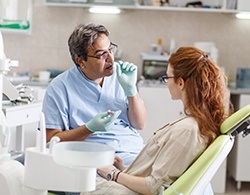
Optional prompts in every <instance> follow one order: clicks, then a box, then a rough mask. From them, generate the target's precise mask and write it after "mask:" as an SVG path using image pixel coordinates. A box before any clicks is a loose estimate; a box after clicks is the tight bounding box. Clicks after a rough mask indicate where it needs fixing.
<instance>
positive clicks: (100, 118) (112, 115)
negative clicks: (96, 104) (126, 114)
mask: <svg viewBox="0 0 250 195" xmlns="http://www.w3.org/2000/svg"><path fill="white" fill-rule="evenodd" d="M120 114H121V110H118V111H116V112H111V111H108V112H103V113H100V114H97V115H96V116H95V117H94V118H93V119H92V120H90V121H89V122H87V123H86V124H85V126H86V127H87V129H88V130H90V131H92V132H95V131H106V130H107V129H106V128H107V127H108V126H110V125H111V124H112V123H113V122H114V120H115V119H117V117H118V116H119V115H120Z"/></svg>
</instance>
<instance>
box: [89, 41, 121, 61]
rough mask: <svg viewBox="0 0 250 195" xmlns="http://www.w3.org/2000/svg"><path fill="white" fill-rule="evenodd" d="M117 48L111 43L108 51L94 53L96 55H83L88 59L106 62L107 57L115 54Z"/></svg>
mask: <svg viewBox="0 0 250 195" xmlns="http://www.w3.org/2000/svg"><path fill="white" fill-rule="evenodd" d="M117 48H118V46H117V45H116V44H114V43H111V44H110V46H109V48H108V51H99V52H97V53H96V55H85V56H87V57H90V58H96V59H99V60H106V59H107V58H108V57H109V55H114V54H115V52H116V51H117Z"/></svg>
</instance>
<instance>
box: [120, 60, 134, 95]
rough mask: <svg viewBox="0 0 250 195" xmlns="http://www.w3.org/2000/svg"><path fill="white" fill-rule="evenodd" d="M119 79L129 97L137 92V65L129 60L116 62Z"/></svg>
mask: <svg viewBox="0 0 250 195" xmlns="http://www.w3.org/2000/svg"><path fill="white" fill-rule="evenodd" d="M115 64H116V72H117V77H118V80H119V82H120V84H121V86H122V88H123V90H124V92H125V94H126V96H128V97H132V96H135V95H136V94H137V88H136V82H137V66H136V65H134V64H133V63H129V62H123V61H119V62H115Z"/></svg>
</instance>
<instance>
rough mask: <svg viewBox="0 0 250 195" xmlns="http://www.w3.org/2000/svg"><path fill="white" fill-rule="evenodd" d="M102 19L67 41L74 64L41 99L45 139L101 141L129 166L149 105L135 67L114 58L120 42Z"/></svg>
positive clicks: (84, 26)
mask: <svg viewBox="0 0 250 195" xmlns="http://www.w3.org/2000/svg"><path fill="white" fill-rule="evenodd" d="M108 36H109V31H108V30H107V29H106V28H105V27H104V26H103V25H98V24H80V25H78V26H77V27H76V28H75V30H74V31H73V32H72V34H71V35H70V37H69V40H68V46H69V51H70V54H71V58H72V60H73V62H74V66H73V67H71V68H70V69H68V70H66V71H65V72H63V73H62V74H60V75H58V76H57V77H56V78H54V79H53V80H52V82H51V83H50V84H49V86H48V88H47V90H46V94H45V97H44V101H43V108H42V111H43V112H44V114H45V120H46V133H47V142H49V141H50V139H51V138H52V137H53V136H58V137H59V138H60V140H61V141H86V142H98V143H103V144H107V145H110V146H112V147H113V148H114V149H115V151H116V155H118V156H119V157H121V158H122V159H123V162H124V163H125V164H127V165H129V164H130V163H131V162H132V161H133V160H134V159H135V157H136V156H137V154H138V153H139V152H140V151H141V149H142V147H143V140H142V138H141V136H140V135H139V132H138V130H141V129H143V128H144V126H145V121H146V109H145V106H144V103H143V100H142V99H141V98H140V96H139V94H138V92H137V88H136V81H137V66H136V65H134V64H132V63H128V62H122V61H119V62H114V53H115V52H116V50H117V47H118V46H117V45H116V44H114V43H112V42H111V41H110V40H109V37H108Z"/></svg>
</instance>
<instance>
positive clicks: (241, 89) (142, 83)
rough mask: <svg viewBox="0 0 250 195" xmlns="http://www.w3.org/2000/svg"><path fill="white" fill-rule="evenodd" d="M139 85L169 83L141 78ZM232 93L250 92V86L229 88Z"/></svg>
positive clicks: (163, 84)
mask: <svg viewBox="0 0 250 195" xmlns="http://www.w3.org/2000/svg"><path fill="white" fill-rule="evenodd" d="M137 86H138V87H165V88H167V85H166V84H165V83H163V82H161V81H160V80H140V81H139V82H138V83H137ZM229 90H230V93H231V94H232V95H241V94H250V88H229Z"/></svg>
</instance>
